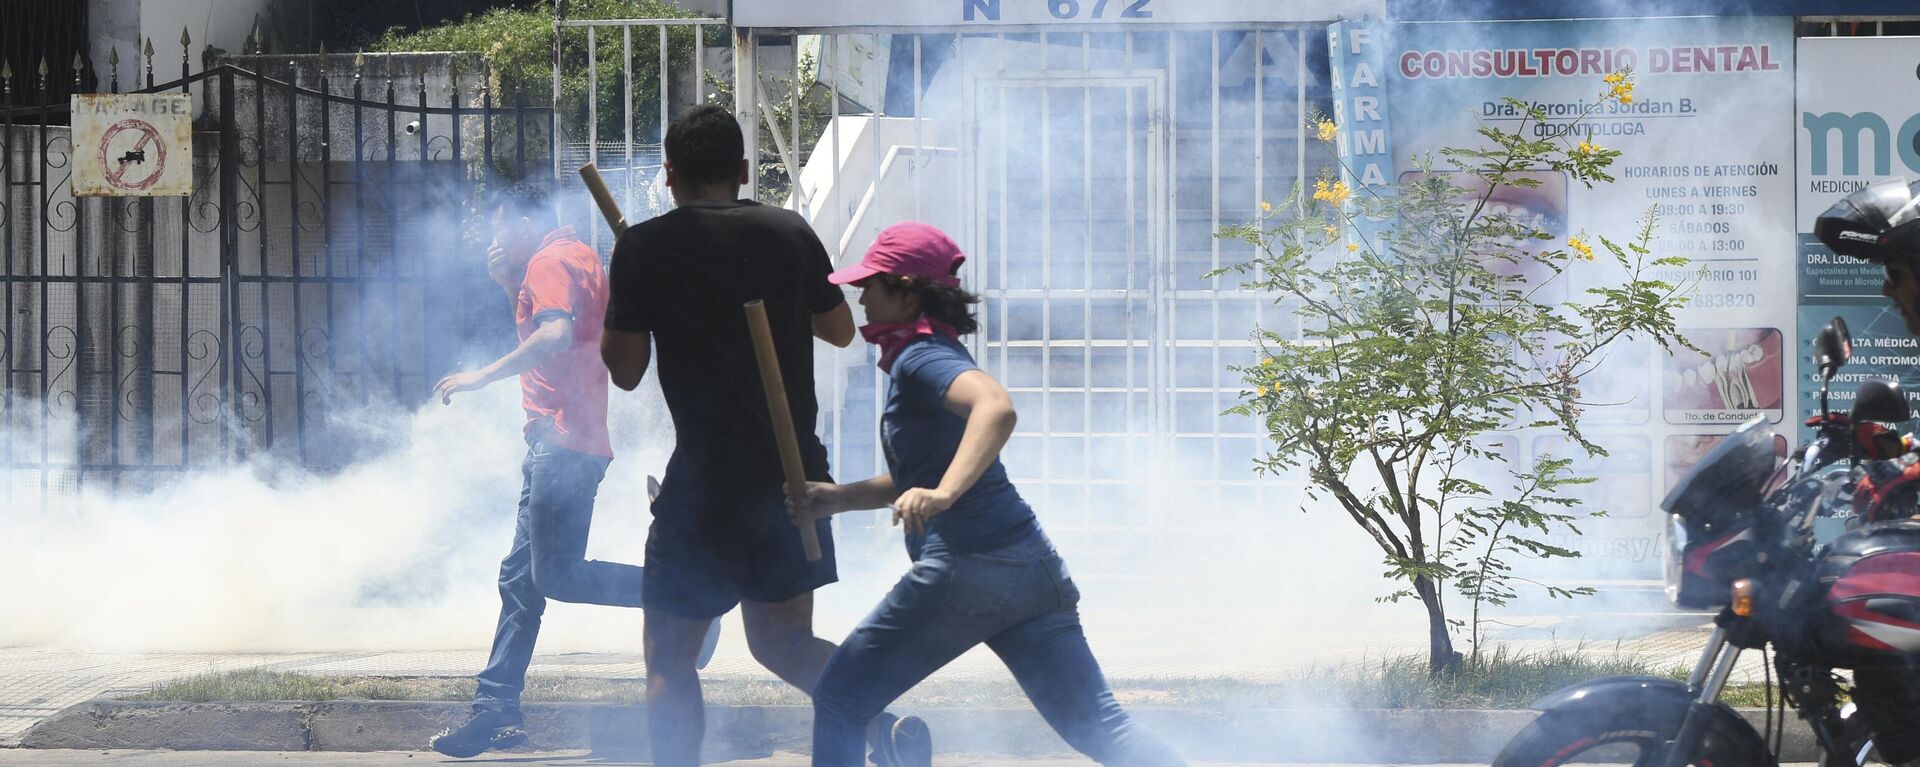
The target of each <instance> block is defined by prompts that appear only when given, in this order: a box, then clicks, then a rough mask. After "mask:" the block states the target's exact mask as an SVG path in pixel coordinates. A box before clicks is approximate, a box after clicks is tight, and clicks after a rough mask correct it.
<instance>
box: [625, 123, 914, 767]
mask: <svg viewBox="0 0 1920 767" xmlns="http://www.w3.org/2000/svg"><path fill="white" fill-rule="evenodd" d="M666 153H667V184H668V186H669V187H671V188H672V190H673V196H674V201H675V202H676V203H677V204H678V208H677V209H675V210H674V211H672V212H670V213H667V214H666V215H663V216H660V217H658V218H655V219H653V220H651V221H647V222H645V223H642V224H639V225H637V226H634V227H633V228H631V229H629V230H627V232H626V234H624V235H622V236H621V237H620V240H619V242H618V243H616V244H615V246H614V251H613V264H612V267H611V269H610V270H609V281H610V283H611V291H610V295H609V297H608V305H607V319H606V334H605V335H604V336H603V337H602V340H601V356H602V357H603V358H604V359H605V361H606V363H607V369H608V371H609V372H610V373H611V374H612V376H613V382H614V384H615V385H616V386H619V387H620V388H622V389H625V390H628V391H631V390H633V388H634V387H636V386H638V385H639V383H640V379H641V378H642V377H643V376H644V375H645V374H646V371H647V366H648V363H649V362H650V361H651V358H652V355H653V351H654V347H656V346H657V347H658V349H659V355H660V388H661V391H662V392H663V393H664V394H665V395H666V400H667V409H668V410H669V411H671V413H672V415H673V426H674V431H675V434H676V437H675V439H676V441H675V443H674V449H673V457H672V459H670V460H669V461H668V464H667V473H666V480H665V482H664V483H663V484H662V486H661V489H660V496H659V498H658V499H657V500H655V502H654V504H653V514H654V520H653V525H652V527H651V528H650V529H649V530H648V532H647V557H646V567H647V580H646V585H645V595H644V598H643V602H644V605H645V606H644V609H645V611H646V658H647V722H648V727H649V730H650V731H651V733H652V737H651V740H652V744H653V754H654V763H655V764H659V765H663V767H680V766H681V765H693V764H697V763H698V759H699V753H700V742H701V738H702V736H703V730H704V721H703V714H702V707H701V706H702V703H701V696H700V678H699V675H698V674H697V673H696V671H695V669H694V660H695V658H696V656H697V655H698V654H699V651H700V644H701V639H702V637H703V635H704V633H705V631H706V628H707V625H708V624H709V622H711V621H712V620H713V619H714V618H715V617H718V616H720V615H722V614H724V613H726V612H727V611H729V610H731V609H733V607H734V605H736V604H739V605H743V606H742V608H741V612H742V615H743V617H744V619H745V624H746V629H747V644H748V646H749V648H750V649H751V650H752V652H753V657H754V658H755V659H756V660H758V661H760V663H761V664H762V665H764V666H766V667H767V670H769V671H772V672H773V673H774V674H776V675H778V676H779V677H780V678H781V679H783V680H785V681H786V682H788V683H789V684H792V685H794V686H795V687H798V688H800V689H801V690H805V691H811V690H812V689H813V686H814V683H815V681H817V680H818V679H819V677H820V670H821V668H822V667H824V666H825V665H826V662H827V658H829V657H831V656H832V655H833V651H834V649H835V647H834V644H833V643H832V642H829V641H827V640H825V639H821V638H819V637H817V636H814V633H813V590H814V589H816V588H819V587H821V586H824V585H826V584H829V583H832V582H834V581H835V580H837V579H838V576H837V574H836V572H835V566H834V555H833V536H832V531H831V527H830V526H829V524H828V521H827V520H826V519H824V518H823V519H820V520H818V521H817V522H816V523H815V524H816V525H817V530H818V532H819V535H820V544H821V550H822V552H823V553H824V554H825V556H823V557H822V558H821V560H820V561H818V562H808V561H807V560H806V555H805V553H804V550H803V549H802V547H801V543H800V531H799V528H798V527H796V526H795V525H794V524H793V522H792V521H791V520H790V518H789V516H788V514H787V511H786V505H785V496H784V491H783V489H782V474H781V467H780V456H779V452H778V449H777V443H776V442H775V440H774V435H773V427H772V423H771V420H770V419H769V417H768V413H767V401H766V394H765V391H764V389H763V388H762V386H761V383H760V369H759V366H758V363H757V362H756V361H755V357H754V351H753V343H752V340H751V336H750V335H749V332H748V329H747V320H746V314H745V312H744V311H743V305H744V304H745V303H746V302H748V301H752V300H756V299H758V300H761V301H764V302H766V309H767V319H768V323H769V324H770V325H771V326H772V330H773V337H774V345H775V349H776V351H777V352H778V354H779V358H780V372H781V377H782V378H783V379H784V380H785V383H786V388H787V401H788V403H789V406H790V407H791V408H792V411H793V423H794V426H795V427H796V430H797V431H798V432H799V433H798V436H799V439H800V450H801V454H802V458H803V461H804V463H805V466H806V472H807V479H809V480H812V481H816V482H819V481H830V480H828V479H827V456H826V449H825V448H824V447H823V446H822V445H821V444H820V439H819V437H817V436H816V435H815V434H814V422H815V420H816V417H817V415H818V413H819V403H818V401H817V400H816V399H815V397H814V390H813V339H815V338H818V339H820V340H823V341H826V342H827V343H830V344H833V345H834V346H838V347H843V348H844V347H846V346H847V345H848V344H851V343H852V342H853V337H854V326H853V313H852V310H851V309H850V308H849V307H848V306H847V303H846V299H845V297H844V296H843V295H842V294H841V292H840V289H839V288H838V287H836V286H834V285H833V284H832V283H829V282H827V274H828V273H829V272H831V271H833V263H832V259H831V258H829V257H828V255H827V251H826V248H825V246H823V245H821V243H820V239H819V237H818V236H816V235H815V234H814V233H813V228H812V227H811V226H809V225H808V224H807V222H806V220H805V219H803V218H801V217H800V216H799V214H796V213H794V212H792V211H788V210H782V209H779V208H772V207H767V206H763V205H760V204H758V203H755V202H753V201H751V200H741V199H738V198H739V195H740V186H741V185H742V184H743V183H745V181H746V172H747V164H746V161H745V160H743V159H742V158H743V157H744V156H745V153H746V149H745V141H744V139H743V138H742V136H741V131H740V126H739V124H738V123H737V122H735V121H734V118H733V116H732V115H730V114H728V113H727V112H726V111H725V110H723V109H719V108H717V107H701V108H699V109H695V110H694V111H692V112H691V113H689V114H688V115H686V116H685V117H683V118H681V119H680V120H679V121H678V122H676V123H675V124H674V125H673V127H672V128H671V129H670V130H669V131H668V133H667V139H666ZM887 719H888V721H886V722H881V723H877V724H879V726H880V729H881V731H882V732H884V731H885V730H886V729H890V725H891V723H892V720H891V718H890V717H889V718H887ZM890 751H891V744H890V742H889V743H888V745H887V747H883V748H881V749H878V750H877V752H876V760H877V761H879V762H881V763H882V764H891V763H893V760H892V759H891V758H890V756H889V754H888V752H890Z"/></svg>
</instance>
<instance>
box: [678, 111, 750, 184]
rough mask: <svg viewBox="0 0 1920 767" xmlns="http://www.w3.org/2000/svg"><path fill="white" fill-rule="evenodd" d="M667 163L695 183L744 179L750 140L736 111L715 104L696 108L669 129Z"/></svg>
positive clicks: (684, 177) (680, 174) (687, 179)
mask: <svg viewBox="0 0 1920 767" xmlns="http://www.w3.org/2000/svg"><path fill="white" fill-rule="evenodd" d="M666 150H667V162H670V163H673V171H674V172H675V173H677V174H679V176H680V178H681V179H684V180H685V181H687V182H688V183H691V184H722V183H727V182H730V181H738V180H740V162H741V160H742V159H743V158H745V157H746V156H747V141H746V139H745V138H744V137H742V136H741V135H740V123H739V122H738V121H736V120H734V119H733V113H732V112H728V111H727V110H725V109H721V108H720V107H717V106H713V105H711V104H709V105H707V106H702V107H696V108H695V109H694V110H693V111H691V112H688V113H686V114H685V115H684V116H682V117H681V118H680V119H678V120H675V121H674V122H673V125H672V127H669V128H667V140H666Z"/></svg>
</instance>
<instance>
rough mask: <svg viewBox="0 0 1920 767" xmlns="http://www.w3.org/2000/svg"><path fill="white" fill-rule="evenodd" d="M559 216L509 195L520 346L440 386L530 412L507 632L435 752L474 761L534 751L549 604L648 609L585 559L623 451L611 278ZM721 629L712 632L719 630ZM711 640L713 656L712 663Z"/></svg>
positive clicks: (500, 278)
mask: <svg viewBox="0 0 1920 767" xmlns="http://www.w3.org/2000/svg"><path fill="white" fill-rule="evenodd" d="M553 220H554V214H553V208H552V207H551V206H550V205H549V204H548V202H547V194H546V192H545V191H544V190H543V189H541V188H540V187H537V186H532V185H525V184H523V185H517V186H513V187H509V188H507V189H505V190H503V191H502V192H501V193H500V197H499V199H498V202H497V204H496V205H495V207H494V212H493V235H494V240H493V246H492V247H491V248H489V249H488V250H487V273H488V275H489V276H491V277H492V278H493V281H494V282H495V283H497V284H499V285H500V287H501V288H502V289H504V290H506V291H507V293H508V295H509V296H510V297H511V298H512V300H513V315H514V323H515V325H517V326H518V328H519V335H520V345H519V346H518V347H516V348H515V349H514V350H513V351H512V352H509V353H508V354H507V355H506V356H505V357H501V358H500V359H498V360H496V361H494V362H493V364H490V365H488V366H486V367H484V368H481V369H479V370H474V371H469V372H464V373H456V374H454V375H450V376H447V377H446V378H444V379H441V381H440V383H439V384H438V385H436V386H435V387H434V392H435V393H436V394H438V395H439V396H440V399H441V401H442V402H451V401H452V397H453V395H454V394H456V393H459V392H467V391H474V390H476V389H480V388H482V387H485V386H487V385H488V384H491V383H493V382H495V381H499V380H501V379H504V378H506V377H508V376H515V375H517V376H519V377H520V398H521V406H522V407H523V408H524V409H525V410H526V412H527V424H526V429H525V431H526V440H527V457H526V460H525V461H524V462H523V463H522V464H521V467H520V474H521V478H522V480H523V485H522V487H521V490H520V512H519V516H518V517H517V520H516V522H515V525H514V533H513V548H512V549H511V550H510V551H509V552H508V554H507V558H506V559H504V560H502V561H501V562H500V622H499V626H498V628H496V629H495V631H494V636H493V653H492V656H491V657H490V658H489V659H488V661H487V667H486V669H485V670H484V671H481V672H480V675H479V682H480V686H479V693H478V694H477V695H476V696H475V699H474V704H473V713H472V715H471V716H470V717H468V719H467V721H466V723H465V724H463V725H461V726H460V727H457V728H453V729H450V730H448V731H445V732H442V733H440V734H439V735H437V736H435V737H434V738H433V739H432V740H431V741H429V744H428V745H430V746H431V747H432V748H433V749H434V750H435V751H438V752H440V753H442V754H446V755H448V756H454V757H469V756H476V755H479V754H481V753H483V752H485V751H488V750H491V749H496V748H511V747H513V746H517V745H519V744H521V743H524V742H526V739H527V735H526V733H525V732H524V731H522V730H521V729H520V727H521V724H522V721H523V720H522V717H521V715H520V691H521V688H523V687H524V686H525V684H526V674H527V664H528V663H529V662H530V661H531V660H532V658H533V644H534V639H535V638H536V637H537V636H538V635H539V633H540V616H541V614H542V613H543V612H545V611H546V605H547V600H548V599H558V600H560V601H562V602H576V603H586V604H597V605H610V606H616V607H639V606H640V598H641V589H642V580H641V575H642V570H641V568H639V567H637V566H634V565H627V564H619V563H615V562H601V561H597V560H590V559H587V558H586V551H587V530H588V528H589V526H590V525H591V523H592V520H593V499H594V495H595V494H596V493H597V492H598V491H599V488H600V480H601V479H602V478H604V477H605V476H606V473H607V464H608V463H610V462H611V461H612V460H613V446H612V444H611V441H610V440H609V439H608V436H607V380H608V377H607V368H606V365H605V364H604V363H602V362H601V361H600V335H601V332H602V327H603V325H604V324H605V319H606V312H607V277H606V272H605V270H603V269H602V268H601V266H600V257H599V254H597V253H595V252H594V251H593V249H592V248H591V247H588V246H587V245H586V244H584V243H582V242H580V240H579V239H578V238H577V237H576V236H575V235H574V232H573V227H570V226H568V227H560V228H558V229H555V228H553V227H552V226H551V223H550V222H552V221H553ZM718 625H719V624H718V623H717V622H716V623H715V624H713V626H714V627H717V626H718ZM716 637H717V635H716V634H714V632H713V631H712V630H711V629H710V630H709V632H708V642H707V648H708V652H709V653H710V652H711V648H712V646H713V639H715V638H716Z"/></svg>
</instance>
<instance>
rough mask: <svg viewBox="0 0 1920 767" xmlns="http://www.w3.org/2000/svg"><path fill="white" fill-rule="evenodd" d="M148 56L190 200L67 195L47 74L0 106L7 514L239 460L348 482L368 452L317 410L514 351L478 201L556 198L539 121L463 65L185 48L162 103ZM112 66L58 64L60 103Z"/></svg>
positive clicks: (113, 62)
mask: <svg viewBox="0 0 1920 767" xmlns="http://www.w3.org/2000/svg"><path fill="white" fill-rule="evenodd" d="M144 59H145V60H144V65H143V66H142V65H140V64H136V65H135V66H134V67H130V70H131V71H129V72H128V75H129V80H131V81H132V84H133V85H134V86H136V88H137V92H142V93H165V92H175V93H185V94H189V95H191V96H193V97H195V98H194V104H195V109H196V114H197V118H196V122H195V137H194V153H193V154H194V156H193V158H192V160H193V164H194V191H193V194H192V196H191V197H187V198H75V197H73V196H71V194H70V190H69V181H70V179H71V176H72V172H73V165H74V154H73V152H74V148H73V146H72V140H71V137H70V134H69V131H68V128H67V127H66V125H65V123H66V122H67V121H68V120H67V118H68V115H67V111H68V107H67V105H66V104H65V103H54V104H49V103H45V102H47V101H49V100H50V99H49V98H48V97H47V94H49V93H50V91H51V89H50V88H49V83H48V81H47V76H46V72H47V71H48V70H47V68H46V65H45V63H44V62H42V63H41V64H40V66H39V73H40V76H39V79H38V81H37V86H38V87H37V88H36V92H35V93H32V94H19V93H14V92H13V91H12V89H11V88H6V89H4V91H0V191H3V192H4V194H0V259H3V260H0V264H4V267H5V269H4V276H3V277H0V278H3V279H4V293H0V309H3V310H4V315H5V320H4V322H0V341H3V342H4V343H0V374H3V377H0V383H3V384H4V386H3V387H0V389H3V391H4V393H3V394H0V435H3V436H4V437H5V439H4V443H3V444H0V468H4V471H3V472H0V507H4V508H5V509H6V510H8V511H21V510H40V511H47V510H56V509H70V508H73V507H74V505H75V504H76V503H77V502H78V500H77V499H78V494H77V491H78V490H79V489H80V488H81V487H82V486H86V487H89V488H127V489H141V488H147V487H152V486H154V485H156V484H158V483H160V482H162V481H163V480H164V478H165V477H167V476H170V475H176V474H178V473H180V472H183V471H185V470H188V469H192V468H200V467H206V466H213V465H220V464H223V463H227V462H231V461H235V460H238V459H244V458H249V457H254V456H266V457H271V458H273V459H275V460H278V461H281V462H283V465H294V466H300V467H306V468H311V469H317V470H327V469H331V468H335V467H339V466H342V465H345V464H346V463H347V462H349V461H351V460H353V459H354V458H355V457H356V456H357V455H362V454H365V453H367V452H369V451H377V450H378V446H377V445H368V444H365V434H364V433H362V432H359V431H356V427H355V426H354V425H353V423H352V422H351V421H350V419H335V418H332V417H330V414H332V413H333V412H335V411H336V410H337V409H340V408H344V407H348V406H351V407H355V408H361V407H365V406H367V405H370V404H380V403H388V404H392V405H395V406H402V407H404V406H406V405H409V404H413V403H417V402H419V401H422V400H423V399H424V398H425V396H426V394H427V393H428V390H429V387H431V385H432V383H433V381H434V380H436V377H437V376H439V375H441V374H444V373H446V372H448V371H449V370H450V369H451V368H453V367H454V366H455V364H456V363H458V362H459V361H460V359H459V358H460V357H461V356H462V355H463V354H464V353H465V352H466V351H467V350H468V348H469V346H470V345H474V344H482V345H485V344H494V345H497V344H500V343H503V342H507V341H510V340H511V328H510V327H509V326H507V325H506V324H505V321H504V320H502V319H500V318H501V317H503V316H505V315H506V313H505V312H504V311H502V309H501V308H500V307H498V306H495V305H493V302H494V301H496V300H497V301H504V300H505V299H504V297H502V296H501V293H500V291H499V290H498V289H497V288H495V287H493V286H492V285H491V283H489V282H487V280H486V277H485V274H484V269H482V268H480V267H479V263H480V261H479V259H480V258H481V256H479V255H477V254H478V253H480V252H482V251H483V249H484V246H485V240H484V238H485V237H486V230H485V227H486V223H487V222H486V219H485V217H484V214H485V211H483V210H481V208H482V207H483V206H480V205H478V204H477V203H478V201H479V200H480V199H481V197H480V196H481V195H484V194H485V193H487V191H488V190H489V189H490V188H493V187H496V186H498V185H499V184H501V183H503V182H505V181H508V180H510V179H518V178H529V177H531V178H536V179H540V180H542V181H543V182H550V175H551V168H552V163H551V153H550V145H551V144H550V136H551V135H552V111H551V110H550V109H548V108H546V107H544V106H543V107H539V108H534V107H529V106H527V105H526V100H525V98H524V97H518V96H516V101H517V103H516V104H515V105H514V106H512V107H501V106H499V105H498V104H496V103H495V102H496V96H495V94H494V93H493V92H492V91H491V90H490V89H488V88H485V87H481V84H483V83H486V82H490V81H492V80H493V77H492V74H493V73H491V72H489V71H487V70H486V68H485V67H486V65H485V62H481V61H478V60H468V61H461V60H458V59H453V60H448V59H446V58H445V57H423V56H412V55H397V56H375V57H359V56H355V57H344V56H327V55H325V54H321V55H319V56H298V57H278V58H269V57H263V56H247V57H235V58H234V59H232V60H231V62H230V63H225V64H221V65H218V66H213V67H210V68H206V69H203V70H202V71H199V72H192V71H191V70H190V66H189V61H188V56H187V55H186V40H185V37H184V36H183V39H182V55H181V58H180V64H179V72H180V78H179V79H176V80H173V81H171V82H161V83H156V81H155V76H154V60H153V53H152V44H151V43H149V44H148V45H147V50H146V53H145V56H144ZM242 64H245V65H248V66H251V67H252V68H253V70H254V71H250V70H249V69H248V68H243V66H242ZM12 65H13V63H12V62H6V63H4V64H0V66H3V67H7V68H11V67H12ZM261 66H270V67H272V68H273V71H257V70H259V69H260V67H261ZM120 67H121V61H120V57H119V53H118V51H115V52H114V53H113V55H112V57H111V58H110V59H109V61H108V67H107V68H105V69H96V68H95V67H93V66H91V65H89V64H87V63H86V62H84V61H83V60H80V59H79V58H78V57H76V60H75V63H74V72H75V73H76V74H75V75H74V82H73V83H72V86H73V88H72V90H73V91H74V92H89V91H96V92H111V93H118V92H121V71H120ZM463 70H464V72H463ZM142 72H144V74H142ZM6 81H7V78H5V77H0V82H6ZM430 86H431V87H430ZM430 105H431V106H430Z"/></svg>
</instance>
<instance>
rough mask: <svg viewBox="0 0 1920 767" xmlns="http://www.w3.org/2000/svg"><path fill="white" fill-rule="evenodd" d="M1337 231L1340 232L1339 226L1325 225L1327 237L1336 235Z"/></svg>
mask: <svg viewBox="0 0 1920 767" xmlns="http://www.w3.org/2000/svg"><path fill="white" fill-rule="evenodd" d="M1339 233H1340V227H1337V226H1329V227H1327V236H1328V237H1332V236H1334V235H1337V234H1339Z"/></svg>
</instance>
